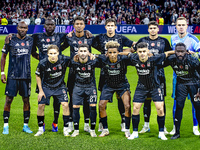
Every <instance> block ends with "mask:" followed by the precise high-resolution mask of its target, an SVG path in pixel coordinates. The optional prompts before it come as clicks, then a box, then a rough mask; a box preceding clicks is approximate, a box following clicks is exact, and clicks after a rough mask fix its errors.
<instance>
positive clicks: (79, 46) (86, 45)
mask: <svg viewBox="0 0 200 150" xmlns="http://www.w3.org/2000/svg"><path fill="white" fill-rule="evenodd" d="M81 47H87V49H89V45H88V44H85V43H83V44H79V45H78V49H80V48H81Z"/></svg>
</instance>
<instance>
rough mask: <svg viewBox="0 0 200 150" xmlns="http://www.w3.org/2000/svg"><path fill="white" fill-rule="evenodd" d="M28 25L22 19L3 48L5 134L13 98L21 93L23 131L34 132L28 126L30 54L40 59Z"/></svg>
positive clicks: (7, 128) (2, 75) (7, 129)
mask: <svg viewBox="0 0 200 150" xmlns="http://www.w3.org/2000/svg"><path fill="white" fill-rule="evenodd" d="M27 31H28V25H27V24H26V22H24V21H20V22H19V23H18V26H17V34H16V35H14V36H13V38H12V40H10V41H9V43H5V46H4V48H3V49H2V57H1V81H2V82H3V83H6V90H5V95H6V102H5V106H4V112H3V117H4V128H3V134H9V126H8V119H9V117H10V107H11V103H12V101H13V98H14V97H15V96H16V95H17V93H18V91H19V94H20V95H21V96H22V100H23V103H24V106H23V110H24V127H23V131H24V132H26V133H32V131H31V130H30V128H29V127H28V122H29V118H30V103H29V96H30V91H31V70H30V55H31V54H32V56H33V57H34V58H36V59H38V54H37V53H35V52H33V51H31V50H32V46H33V38H32V37H29V36H26V33H27ZM8 52H9V67H8V76H7V81H6V76H5V73H4V68H5V62H6V56H7V54H8Z"/></svg>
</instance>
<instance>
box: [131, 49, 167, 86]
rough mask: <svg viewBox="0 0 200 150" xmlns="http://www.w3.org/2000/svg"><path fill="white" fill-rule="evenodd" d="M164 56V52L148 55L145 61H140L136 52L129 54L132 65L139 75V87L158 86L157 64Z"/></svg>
mask: <svg viewBox="0 0 200 150" xmlns="http://www.w3.org/2000/svg"><path fill="white" fill-rule="evenodd" d="M136 56H137V57H136ZM165 58H166V56H165V53H162V54H158V55H155V56H152V57H149V59H148V60H147V61H146V62H141V61H140V60H139V57H138V55H137V54H131V61H132V65H134V66H135V67H136V70H137V73H138V76H139V79H138V86H139V87H140V88H144V89H154V88H157V87H159V85H160V81H159V80H158V75H157V74H158V67H157V66H159V65H161V64H162V63H163V62H164V60H165Z"/></svg>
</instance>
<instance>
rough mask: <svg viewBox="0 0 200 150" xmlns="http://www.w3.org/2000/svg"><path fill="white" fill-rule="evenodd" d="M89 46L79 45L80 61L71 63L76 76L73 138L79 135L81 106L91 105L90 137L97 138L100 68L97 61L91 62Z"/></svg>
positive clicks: (78, 56) (78, 57) (78, 55)
mask: <svg viewBox="0 0 200 150" xmlns="http://www.w3.org/2000/svg"><path fill="white" fill-rule="evenodd" d="M88 49H89V46H88V45H87V44H79V46H78V54H77V55H76V56H77V59H78V61H76V62H75V61H74V60H72V61H71V64H70V67H71V68H72V70H73V74H74V75H75V84H74V89H73V122H74V132H73V134H72V135H71V137H76V136H77V135H79V120H80V114H79V109H80V105H83V103H84V101H86V102H85V103H89V108H90V125H91V129H90V135H91V137H97V135H96V133H95V125H96V116H97V112H96V104H97V90H96V81H95V67H98V66H99V62H98V61H97V59H95V60H90V57H89V50H88Z"/></svg>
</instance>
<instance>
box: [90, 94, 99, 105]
mask: <svg viewBox="0 0 200 150" xmlns="http://www.w3.org/2000/svg"><path fill="white" fill-rule="evenodd" d="M92 102H97V96H96V95H92V96H90V103H92Z"/></svg>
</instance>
